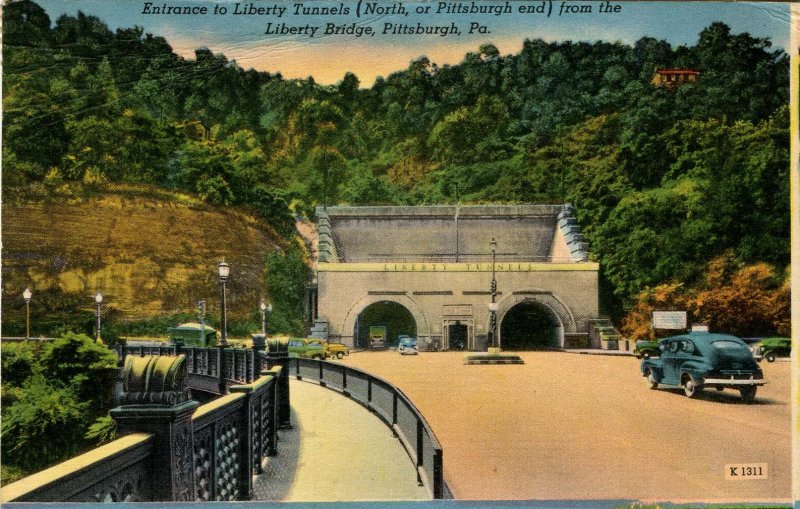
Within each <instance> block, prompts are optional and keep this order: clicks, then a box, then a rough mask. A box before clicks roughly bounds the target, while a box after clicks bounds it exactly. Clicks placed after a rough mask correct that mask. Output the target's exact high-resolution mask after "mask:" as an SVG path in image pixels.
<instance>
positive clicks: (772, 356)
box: [764, 352, 775, 362]
mask: <svg viewBox="0 0 800 509" xmlns="http://www.w3.org/2000/svg"><path fill="white" fill-rule="evenodd" d="M764 358H765V359H767V362H775V352H769V353H768V354H767V355H765V356H764Z"/></svg>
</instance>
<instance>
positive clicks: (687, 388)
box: [683, 373, 703, 398]
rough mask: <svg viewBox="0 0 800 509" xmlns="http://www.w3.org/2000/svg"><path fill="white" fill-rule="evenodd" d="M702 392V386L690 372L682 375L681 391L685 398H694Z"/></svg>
mask: <svg viewBox="0 0 800 509" xmlns="http://www.w3.org/2000/svg"><path fill="white" fill-rule="evenodd" d="M701 392H703V386H701V385H700V384H698V383H697V380H695V379H694V377H693V376H692V375H690V374H688V373H687V374H686V375H684V379H683V393H684V394H686V397H687V398H696V397H697V396H699V395H700V393H701Z"/></svg>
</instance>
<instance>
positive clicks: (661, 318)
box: [653, 311, 686, 330]
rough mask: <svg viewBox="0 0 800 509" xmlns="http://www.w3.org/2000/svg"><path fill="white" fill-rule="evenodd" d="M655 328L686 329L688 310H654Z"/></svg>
mask: <svg viewBox="0 0 800 509" xmlns="http://www.w3.org/2000/svg"><path fill="white" fill-rule="evenodd" d="M653 328H654V329H669V330H676V329H685V328H686V311H653Z"/></svg>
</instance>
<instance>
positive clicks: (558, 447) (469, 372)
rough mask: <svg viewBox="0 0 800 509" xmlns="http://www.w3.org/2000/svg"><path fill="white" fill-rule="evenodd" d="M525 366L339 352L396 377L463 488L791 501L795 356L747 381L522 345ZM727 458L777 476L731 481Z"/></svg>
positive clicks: (481, 495) (518, 494) (494, 494)
mask: <svg viewBox="0 0 800 509" xmlns="http://www.w3.org/2000/svg"><path fill="white" fill-rule="evenodd" d="M521 355H522V357H523V358H524V360H525V364H524V365H505V366H503V365H475V366H465V365H463V364H462V359H463V354H462V353H456V352H438V353H421V354H420V355H418V356H401V355H399V354H397V353H396V352H391V351H387V352H360V353H354V354H351V355H350V356H349V357H346V358H345V359H344V360H343V361H342V362H344V363H346V364H348V365H351V366H354V367H358V368H360V369H364V370H366V371H369V372H370V373H372V374H374V375H377V376H380V377H383V378H385V379H387V380H389V381H390V382H392V383H394V384H395V385H397V386H398V387H400V388H401V389H402V390H403V391H404V392H405V393H406V394H407V395H408V396H409V397H410V398H411V400H412V401H413V402H414V404H416V405H417V407H418V408H419V409H420V410H421V412H422V414H423V415H424V416H425V418H426V419H427V420H428V423H429V424H430V425H431V427H432V428H433V431H434V433H435V434H436V436H437V438H438V439H439V441H440V443H441V444H442V448H443V450H444V475H445V480H446V482H447V483H448V485H449V487H450V489H451V491H452V492H453V494H454V496H455V498H457V499H634V500H642V501H645V502H650V501H656V500H671V501H678V502H679V501H688V500H692V501H719V502H721V501H723V500H727V501H733V500H742V501H751V502H755V501H762V502H766V501H781V502H786V501H789V499H790V497H791V431H790V430H791V427H790V418H791V406H790V401H791V399H790V366H791V363H789V362H775V363H772V364H770V363H766V362H764V363H762V364H761V365H762V368H763V369H764V374H765V377H766V379H767V380H768V381H769V383H768V384H767V385H766V386H764V387H761V388H759V392H758V395H757V396H756V402H755V403H754V404H752V405H746V404H743V403H742V402H741V400H740V399H739V395H738V392H733V391H730V390H726V391H724V392H721V393H718V392H717V391H715V390H711V391H708V390H707V391H705V392H704V394H703V395H702V396H701V398H702V399H698V400H691V399H689V398H686V397H685V396H684V395H683V393H682V392H678V391H671V390H665V389H661V390H656V391H653V390H650V389H649V388H648V387H647V386H646V384H645V381H644V378H642V377H641V376H640V375H639V362H640V361H638V360H637V359H635V358H633V357H617V356H614V357H612V356H599V355H576V354H570V353H563V352H525V353H522V354H521ZM729 463H767V465H768V479H766V480H748V481H728V480H725V476H724V468H725V465H726V464H729Z"/></svg>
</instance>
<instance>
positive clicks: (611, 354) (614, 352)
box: [561, 350, 636, 358]
mask: <svg viewBox="0 0 800 509" xmlns="http://www.w3.org/2000/svg"><path fill="white" fill-rule="evenodd" d="M561 351H562V352H564V353H571V354H579V355H606V356H608V357H634V358H635V357H636V355H635V354H634V353H633V352H625V351H620V350H561Z"/></svg>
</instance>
